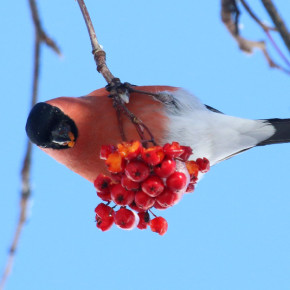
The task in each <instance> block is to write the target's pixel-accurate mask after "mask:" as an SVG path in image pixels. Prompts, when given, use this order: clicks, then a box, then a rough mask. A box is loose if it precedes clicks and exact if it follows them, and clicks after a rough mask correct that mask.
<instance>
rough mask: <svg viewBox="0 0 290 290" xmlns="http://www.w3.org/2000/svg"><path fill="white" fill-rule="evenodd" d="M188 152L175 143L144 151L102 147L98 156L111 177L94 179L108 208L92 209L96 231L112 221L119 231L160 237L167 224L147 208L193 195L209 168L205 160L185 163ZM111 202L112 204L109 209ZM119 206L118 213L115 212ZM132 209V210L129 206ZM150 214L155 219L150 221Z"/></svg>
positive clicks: (133, 145)
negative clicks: (144, 231)
mask: <svg viewBox="0 0 290 290" xmlns="http://www.w3.org/2000/svg"><path fill="white" fill-rule="evenodd" d="M191 154H192V149H191V148H190V147H188V146H181V145H179V143H178V142H172V143H171V144H169V143H167V144H165V145H164V146H163V147H161V146H153V147H150V148H144V147H143V146H142V144H141V143H140V142H139V141H132V142H122V143H120V144H118V145H117V146H113V145H103V146H102V147H101V152H100V158H101V159H104V160H105V163H106V165H107V168H108V170H109V172H110V173H111V176H110V177H109V176H106V175H103V174H99V175H98V177H97V178H96V180H95V181H94V186H95V188H96V189H97V195H98V196H99V197H100V198H101V199H102V200H103V201H106V202H108V204H107V205H106V204H104V203H100V204H99V205H98V206H97V207H96V209H95V212H96V222H97V227H98V228H99V229H101V230H102V231H106V230H109V229H110V228H111V226H112V225H113V224H114V223H115V224H116V225H117V226H118V227H120V228H122V229H132V228H134V227H135V226H137V227H138V228H139V229H146V228H147V226H148V225H149V226H150V228H151V230H152V231H153V232H156V233H158V234H160V235H164V234H165V233H166V231H167V227H168V224H167V222H166V220H165V219H164V218H163V217H156V216H155V215H154V214H153V213H152V212H151V210H150V209H151V208H156V209H159V210H163V209H166V208H168V207H171V206H173V205H175V204H176V203H177V202H179V201H180V200H181V198H182V196H183V194H184V193H185V192H192V191H193V190H194V184H195V183H196V181H197V179H198V173H199V172H202V173H205V172H207V171H208V170H209V161H208V160H207V159H206V158H198V159H197V160H196V161H188V159H189V157H190V155H191ZM111 201H113V202H114V203H115V205H114V206H113V207H110V206H109V203H110V202H111ZM117 205H119V206H120V209H119V210H117V211H115V207H116V206H117ZM127 206H128V207H130V208H131V209H133V211H132V210H130V209H128V208H127ZM149 211H150V212H151V214H153V215H154V217H155V218H153V219H150V215H149Z"/></svg>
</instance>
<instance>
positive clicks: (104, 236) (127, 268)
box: [0, 0, 290, 290]
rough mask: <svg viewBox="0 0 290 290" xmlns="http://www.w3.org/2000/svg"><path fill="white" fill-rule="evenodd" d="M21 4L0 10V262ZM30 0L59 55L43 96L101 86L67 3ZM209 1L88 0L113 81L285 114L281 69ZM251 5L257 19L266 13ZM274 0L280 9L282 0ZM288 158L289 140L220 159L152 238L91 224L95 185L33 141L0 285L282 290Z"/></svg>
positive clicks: (26, 59)
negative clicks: (6, 274) (28, 194)
mask: <svg viewBox="0 0 290 290" xmlns="http://www.w3.org/2000/svg"><path fill="white" fill-rule="evenodd" d="M27 2H28V1H19V2H17V3H16V1H5V3H3V5H2V8H1V10H0V19H1V23H2V25H1V26H0V31H1V56H0V59H1V62H0V63H1V68H0V79H1V88H0V91H1V98H0V104H1V109H2V110H1V116H0V120H1V124H2V126H1V131H2V134H1V142H0V154H1V163H2V166H1V193H0V207H1V210H0V225H1V226H0V237H1V238H0V269H2V267H3V265H4V262H5V260H6V256H7V249H8V246H9V244H10V242H11V239H12V234H13V232H14V229H15V225H16V221H17V218H18V210H19V209H18V203H19V190H20V182H19V171H20V164H21V161H22V158H23V153H24V149H25V142H26V140H25V138H26V136H25V132H24V126H25V122H26V117H27V114H28V111H29V103H30V100H29V97H30V92H31V77H32V57H33V38H34V32H33V27H32V22H31V18H30V12H29V9H28V3H27ZM38 2H39V9H40V14H41V17H42V20H43V25H44V27H45V29H46V30H47V31H48V33H49V35H51V36H52V37H53V38H54V39H55V40H56V41H57V43H58V44H59V46H60V48H61V50H62V53H63V58H61V59H60V58H58V57H57V56H56V55H55V54H54V53H52V52H51V51H50V50H49V49H47V48H44V49H43V50H42V59H41V63H42V66H41V79H40V88H39V95H40V100H42V101H44V100H47V99H51V98H55V97H58V96H81V95H85V94H87V93H89V92H91V91H93V90H95V89H96V88H99V87H102V86H104V85H105V82H104V80H103V79H102V78H101V76H100V75H98V74H97V72H96V70H95V64H94V61H93V58H92V56H91V53H90V51H91V47H90V43H89V40H88V35H87V31H86V28H85V24H84V22H83V19H82V16H81V13H80V11H79V8H78V5H77V2H76V1H56V0H51V1H38ZM219 2H220V1H196V0H194V1H192V0H187V1H186V0H184V1H183V0H182V1H171V0H169V1H156V0H154V1H153V0H146V1H143V0H142V1H132V0H131V1H129V0H124V1H96V0H94V1H93V0H88V1H87V5H88V8H89V10H90V13H91V17H92V19H93V22H94V24H95V28H96V31H97V35H98V38H99V40H100V43H101V44H102V45H103V46H104V48H105V50H106V51H107V55H108V65H109V67H110V68H111V70H112V72H113V73H114V74H115V75H116V76H118V77H120V78H121V80H122V81H128V82H131V83H133V84H138V85H153V84H164V85H172V86H181V87H184V88H186V89H188V90H189V91H191V92H193V93H194V94H195V95H197V96H198V97H199V98H200V99H202V101H203V102H204V103H206V104H208V105H211V106H213V107H215V108H217V109H219V110H221V111H223V112H225V113H227V114H230V115H235V116H240V117H245V118H253V119H255V118H256V119H259V118H274V117H280V118H287V117H290V98H289V92H290V79H289V76H286V75H285V74H283V73H281V72H279V71H276V70H271V69H269V68H268V66H267V64H266V63H265V60H264V58H263V56H262V54H261V53H260V52H257V53H255V54H254V55H253V56H247V55H245V54H243V53H241V52H240V51H239V50H238V48H237V45H236V43H235V42H234V41H233V39H232V38H231V37H230V35H229V34H228V32H227V31H226V29H225V28H224V26H223V25H222V23H221V21H220V17H219V11H220V7H219ZM257 2H259V1H255V3H254V4H255V6H253V8H254V9H255V11H256V12H257V14H258V15H260V17H261V18H262V19H265V20H268V21H270V20H269V19H268V18H267V16H266V14H265V12H264V10H263V7H262V6H261V5H260V4H259V3H257ZM275 2H277V3H279V10H280V11H281V12H282V15H283V16H284V18H286V16H289V13H288V15H287V11H288V12H289V11H290V3H289V2H288V1H275ZM289 21H290V20H289V18H288V19H287V24H288V27H289V26H290V22H289ZM242 23H243V26H244V29H243V33H244V34H245V35H248V36H249V37H250V38H252V39H263V38H264V35H263V33H262V31H261V29H259V28H258V27H257V26H256V25H255V24H254V23H253V22H252V21H251V20H250V19H249V18H248V17H247V16H245V14H244V15H243V16H242ZM277 41H278V43H279V44H281V47H283V49H284V52H285V54H286V55H287V56H288V58H289V54H288V52H287V51H286V49H285V48H284V46H283V45H282V43H281V42H280V39H279V38H277ZM270 53H272V55H273V54H274V52H273V50H272V49H271V50H270ZM276 59H277V60H278V61H279V58H278V57H277V58H276ZM289 157H290V145H289V144H286V145H276V146H268V147H260V148H256V149H253V150H250V151H248V152H246V153H244V154H241V155H239V156H237V157H235V158H233V159H231V160H228V161H226V162H223V163H221V164H218V165H216V166H215V167H213V168H212V170H211V172H209V173H208V174H207V175H206V176H205V177H204V179H203V180H202V181H201V182H200V184H199V185H198V187H197V189H196V191H195V193H194V194H192V195H188V196H185V198H184V199H183V200H182V202H181V203H180V204H178V205H176V206H175V207H173V208H171V209H169V210H167V211H165V212H164V214H163V216H164V217H166V219H167V220H168V222H169V230H168V232H167V234H166V235H165V236H163V237H161V236H158V235H156V234H154V233H152V232H151V231H149V230H148V231H140V230H134V231H130V232H128V231H122V230H120V229H118V228H116V227H114V228H113V229H111V230H110V231H109V232H106V233H102V232H100V231H98V230H97V229H96V227H95V223H94V208H95V206H96V205H97V203H98V202H99V200H98V199H97V197H96V194H95V191H94V188H93V186H92V185H91V184H90V183H88V182H87V181H86V180H84V179H83V178H81V177H79V176H77V175H76V174H74V173H73V172H70V171H69V170H68V169H66V168H65V167H64V166H62V165H60V164H58V163H56V162H55V161H54V160H52V159H51V158H50V157H48V156H46V155H45V154H44V153H43V152H42V151H41V150H39V149H38V148H35V151H34V154H33V170H32V184H33V196H32V200H31V209H30V213H31V214H30V216H29V219H28V222H27V224H26V227H25V229H24V232H23V235H22V236H21V241H20V245H19V249H18V252H17V255H16V260H15V264H14V268H13V273H12V275H11V277H10V279H9V281H8V283H7V288H6V289H7V290H18V289H29V290H39V289H41V290H51V289H55V290H64V289H70V290H79V289H86V290H93V289H94V290H95V289H101V290H103V289H106V290H115V289H121V290H123V289H126V290H128V289H129V290H131V289H132V290H133V289H139V290H145V289H150V290H175V289H182V290H188V289H198V290H215V289H217V290H219V289H221V290H232V289H235V290H238V289H241V290H244V289H247V290H250V289H255V290H257V289H263V290H265V289H279V290H284V289H285V290H286V289H290V275H289V273H290V264H289V261H290V210H289V209H290V190H289V177H290V173H289V172H290V162H289Z"/></svg>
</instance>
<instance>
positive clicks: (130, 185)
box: [121, 175, 140, 190]
mask: <svg viewBox="0 0 290 290" xmlns="http://www.w3.org/2000/svg"><path fill="white" fill-rule="evenodd" d="M121 184H122V186H123V187H124V188H126V189H127V190H138V189H139V188H140V183H139V182H135V181H133V180H131V179H130V178H128V177H127V176H126V175H123V176H122V179H121Z"/></svg>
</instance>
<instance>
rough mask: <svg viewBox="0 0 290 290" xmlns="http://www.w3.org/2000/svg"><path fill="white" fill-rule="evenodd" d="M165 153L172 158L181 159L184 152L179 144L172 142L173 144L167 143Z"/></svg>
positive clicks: (164, 148) (164, 147)
mask: <svg viewBox="0 0 290 290" xmlns="http://www.w3.org/2000/svg"><path fill="white" fill-rule="evenodd" d="M163 151H164V153H165V154H166V155H167V156H169V157H171V158H176V157H179V156H180V155H181V154H182V153H183V152H184V150H183V149H182V148H181V146H180V145H179V143H178V142H172V143H171V144H169V143H166V144H165V145H164V146H163Z"/></svg>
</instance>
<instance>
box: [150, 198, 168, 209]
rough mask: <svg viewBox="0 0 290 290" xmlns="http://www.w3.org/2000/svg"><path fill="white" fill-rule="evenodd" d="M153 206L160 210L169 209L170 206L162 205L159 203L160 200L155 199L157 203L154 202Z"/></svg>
mask: <svg viewBox="0 0 290 290" xmlns="http://www.w3.org/2000/svg"><path fill="white" fill-rule="evenodd" d="M153 207H154V208H156V209H159V210H164V209H167V208H168V207H169V206H166V207H164V206H161V205H160V204H159V203H158V201H157V200H155V203H154V205H153Z"/></svg>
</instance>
